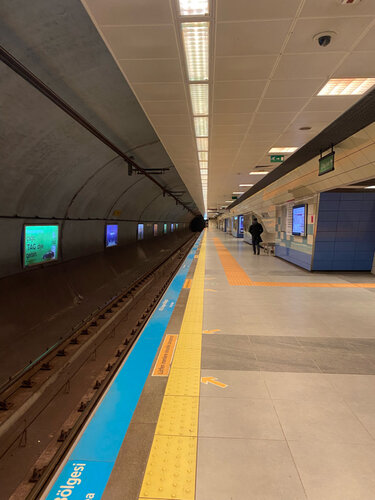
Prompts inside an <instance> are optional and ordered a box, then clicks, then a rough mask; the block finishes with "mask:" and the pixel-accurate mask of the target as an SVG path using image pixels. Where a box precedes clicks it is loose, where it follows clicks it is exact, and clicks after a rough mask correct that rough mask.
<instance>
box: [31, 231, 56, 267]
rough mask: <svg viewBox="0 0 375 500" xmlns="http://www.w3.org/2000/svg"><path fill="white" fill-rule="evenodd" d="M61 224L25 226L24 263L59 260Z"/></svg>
mask: <svg viewBox="0 0 375 500" xmlns="http://www.w3.org/2000/svg"><path fill="white" fill-rule="evenodd" d="M58 248H59V226H58V225H53V226H24V234H23V265H24V267H29V266H35V265H37V264H44V263H46V262H51V261H54V260H57V258H58Z"/></svg>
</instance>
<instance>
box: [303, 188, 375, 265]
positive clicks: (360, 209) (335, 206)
mask: <svg viewBox="0 0 375 500" xmlns="http://www.w3.org/2000/svg"><path fill="white" fill-rule="evenodd" d="M374 252H375V192H368V193H367V192H365V193H348V192H346V193H345V192H341V193H322V194H321V195H320V202H319V215H318V225H317V231H316V238H315V249H314V260H313V265H312V269H313V270H314V271H371V268H372V264H373V258H374Z"/></svg>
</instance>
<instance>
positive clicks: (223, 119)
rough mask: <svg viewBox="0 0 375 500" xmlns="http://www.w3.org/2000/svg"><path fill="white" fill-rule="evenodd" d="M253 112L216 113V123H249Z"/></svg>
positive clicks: (214, 117) (213, 117) (214, 118)
mask: <svg viewBox="0 0 375 500" xmlns="http://www.w3.org/2000/svg"><path fill="white" fill-rule="evenodd" d="M252 116H253V115H252V114H251V113H214V114H213V115H212V119H213V123H214V125H249V122H250V120H251V118H252Z"/></svg>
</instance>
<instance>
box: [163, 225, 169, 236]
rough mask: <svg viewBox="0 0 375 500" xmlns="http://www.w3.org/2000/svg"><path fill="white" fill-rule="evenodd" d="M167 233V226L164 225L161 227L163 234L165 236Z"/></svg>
mask: <svg viewBox="0 0 375 500" xmlns="http://www.w3.org/2000/svg"><path fill="white" fill-rule="evenodd" d="M167 231H168V224H164V226H163V233H164V234H167Z"/></svg>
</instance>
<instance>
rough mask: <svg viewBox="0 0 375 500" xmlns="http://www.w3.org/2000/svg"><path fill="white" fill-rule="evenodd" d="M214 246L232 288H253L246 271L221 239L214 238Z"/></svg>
mask: <svg viewBox="0 0 375 500" xmlns="http://www.w3.org/2000/svg"><path fill="white" fill-rule="evenodd" d="M214 244H215V247H216V250H217V253H218V254H219V258H220V262H221V265H222V266H223V268H224V272H225V275H226V277H227V280H228V283H229V284H230V285H231V286H252V285H253V282H252V281H251V279H250V278H249V276H248V275H247V273H246V271H245V270H244V269H243V268H242V267H241V266H240V265H239V263H238V262H237V261H236V259H235V258H234V257H233V255H232V254H231V253H230V252H229V251H228V250H227V249H226V247H225V246H224V245H223V244H222V243H221V241H220V240H219V238H214Z"/></svg>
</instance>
